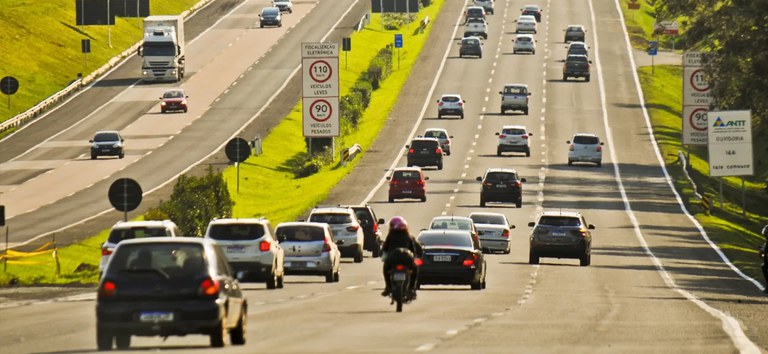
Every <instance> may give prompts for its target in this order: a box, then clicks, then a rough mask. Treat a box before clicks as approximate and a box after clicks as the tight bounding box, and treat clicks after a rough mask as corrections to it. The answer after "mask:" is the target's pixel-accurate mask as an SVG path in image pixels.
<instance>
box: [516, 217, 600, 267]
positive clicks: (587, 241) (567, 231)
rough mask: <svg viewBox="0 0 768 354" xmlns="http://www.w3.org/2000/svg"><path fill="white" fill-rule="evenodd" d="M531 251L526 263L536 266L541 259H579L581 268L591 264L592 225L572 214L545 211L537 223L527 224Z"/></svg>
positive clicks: (593, 226) (593, 227)
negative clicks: (529, 231) (530, 228)
mask: <svg viewBox="0 0 768 354" xmlns="http://www.w3.org/2000/svg"><path fill="white" fill-rule="evenodd" d="M528 226H530V227H532V228H533V230H531V239H530V242H531V247H530V253H529V255H528V263H530V264H539V258H540V257H556V258H578V259H579V264H580V265H581V266H582V267H586V266H588V265H589V264H590V263H591V262H592V248H591V247H592V233H591V232H590V230H594V229H595V225H592V224H588V223H587V221H586V220H585V219H584V216H583V215H581V213H579V212H573V211H570V212H569V211H544V212H542V213H541V214H540V215H539V217H538V219H537V220H536V222H530V223H528Z"/></svg>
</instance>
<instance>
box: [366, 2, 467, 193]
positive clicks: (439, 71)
mask: <svg viewBox="0 0 768 354" xmlns="http://www.w3.org/2000/svg"><path fill="white" fill-rule="evenodd" d="M468 1H469V0H464V6H463V7H462V11H463V9H464V8H466V7H467V2H468ZM462 14H463V12H460V13H459V17H458V18H457V19H456V25H455V26H454V27H453V34H451V39H450V40H449V41H448V47H447V48H446V49H445V54H443V60H442V61H441V62H440V67H439V68H438V69H437V74H436V75H435V79H434V80H432V86H431V87H430V88H429V92H428V93H427V98H426V99H425V100H424V105H423V106H422V107H421V112H420V113H419V119H417V120H416V123H414V125H413V129H411V132H410V134H408V135H407V136H406V137H405V139H406V140H405V141H404V142H403V144H402V146H403V148H401V149H400V152H399V153H398V154H397V157H396V158H395V160H394V161H392V164H391V165H390V166H389V168H388V169H387V173H384V175H383V176H381V179H380V180H379V183H377V184H376V186H374V187H373V189H371V191H370V193H368V195H367V196H365V199H363V201H362V202H360V204H368V202H369V201H370V200H371V199H373V196H374V195H375V194H376V193H377V192H378V191H379V189H381V187H382V186H383V185H384V182H386V180H387V174H388V172H389V171H392V170H394V169H395V167H397V165H398V164H399V163H400V159H402V158H403V153H404V152H405V147H404V146H405V145H407V144H408V142H409V141H410V140H411V137H413V136H415V135H416V130H418V129H419V126H420V125H421V121H422V120H424V114H425V113H426V112H427V107H428V106H429V104H430V98H431V97H432V95H433V94H434V93H435V88H436V87H437V82H438V81H440V77H441V76H442V75H443V69H444V68H445V62H446V60H448V53H450V52H451V48H452V47H453V46H452V45H451V44H453V41H454V38H456V32H457V31H458V30H459V27H461V15H462Z"/></svg>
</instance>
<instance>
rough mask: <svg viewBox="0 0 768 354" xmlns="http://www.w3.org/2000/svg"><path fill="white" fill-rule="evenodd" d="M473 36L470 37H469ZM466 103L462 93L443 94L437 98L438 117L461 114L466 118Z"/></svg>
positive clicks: (461, 116)
mask: <svg viewBox="0 0 768 354" xmlns="http://www.w3.org/2000/svg"><path fill="white" fill-rule="evenodd" d="M471 38H473V37H470V38H469V39H471ZM464 39H468V38H464ZM475 39H477V38H475ZM477 41H478V42H479V41H480V40H479V39H477ZM462 42H463V40H462ZM465 103H467V101H465V100H463V99H462V98H461V95H457V94H449V95H442V96H441V97H440V99H439V100H437V118H438V119H440V118H443V116H446V115H452V116H459V118H461V119H464V104H465Z"/></svg>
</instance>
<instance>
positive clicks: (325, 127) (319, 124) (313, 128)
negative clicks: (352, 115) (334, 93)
mask: <svg viewBox="0 0 768 354" xmlns="http://www.w3.org/2000/svg"><path fill="white" fill-rule="evenodd" d="M302 106H303V114H302V116H303V120H304V124H303V126H304V136H305V137H308V138H328V137H334V136H339V98H338V97H317V98H310V97H305V98H304V99H303V102H302Z"/></svg>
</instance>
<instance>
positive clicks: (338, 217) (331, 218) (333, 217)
mask: <svg viewBox="0 0 768 354" xmlns="http://www.w3.org/2000/svg"><path fill="white" fill-rule="evenodd" d="M309 221H311V222H323V223H326V224H349V223H351V222H352V217H351V216H350V215H349V214H346V213H344V214H342V213H320V214H312V216H310V217H309Z"/></svg>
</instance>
